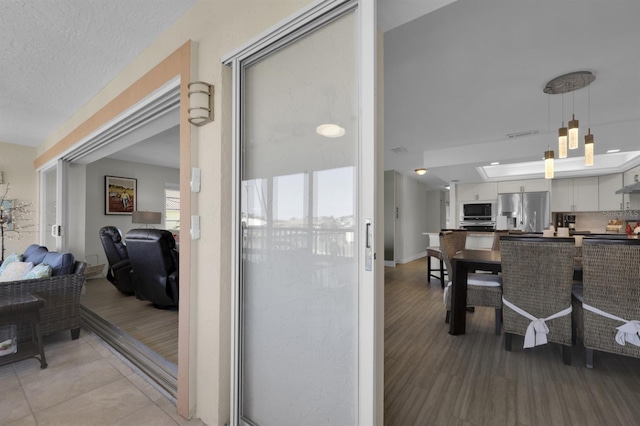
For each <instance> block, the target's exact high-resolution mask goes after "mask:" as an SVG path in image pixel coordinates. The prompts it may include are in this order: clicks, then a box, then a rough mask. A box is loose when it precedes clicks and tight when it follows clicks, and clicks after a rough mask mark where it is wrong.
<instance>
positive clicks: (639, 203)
mask: <svg viewBox="0 0 640 426" xmlns="http://www.w3.org/2000/svg"><path fill="white" fill-rule="evenodd" d="M636 176H638V177H639V178H640V166H636V167H634V168H633V169H630V170H627V171H626V172H624V173H623V175H622V184H623V185H622V186H627V185H631V184H633V183H635V182H637V180H636ZM618 189H619V188H618ZM622 201H623V208H624V209H633V210H638V209H640V194H624V196H623V197H622Z"/></svg>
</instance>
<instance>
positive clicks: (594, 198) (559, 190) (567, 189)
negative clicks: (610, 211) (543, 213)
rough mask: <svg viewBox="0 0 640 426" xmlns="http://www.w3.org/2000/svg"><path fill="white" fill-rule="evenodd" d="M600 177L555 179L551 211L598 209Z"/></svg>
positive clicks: (552, 185)
mask: <svg viewBox="0 0 640 426" xmlns="http://www.w3.org/2000/svg"><path fill="white" fill-rule="evenodd" d="M598 209H599V206H598V177H597V176H594V177H584V178H574V179H554V180H553V182H552V183H551V211H554V212H592V211H593V212H595V211H598Z"/></svg>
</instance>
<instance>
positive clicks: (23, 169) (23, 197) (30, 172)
mask: <svg viewBox="0 0 640 426" xmlns="http://www.w3.org/2000/svg"><path fill="white" fill-rule="evenodd" d="M35 158H36V148H34V147H30V146H22V145H14V144H10V143H4V142H0V172H2V173H3V176H4V184H2V185H0V195H2V194H4V192H5V190H6V188H7V183H8V184H10V185H9V186H10V189H9V192H8V193H7V196H6V198H7V199H10V200H15V201H14V203H15V204H17V203H21V202H24V203H32V204H33V206H31V207H29V210H32V213H30V214H28V215H27V214H25V215H24V219H26V220H23V221H21V222H20V223H19V225H21V226H26V225H30V224H32V226H29V227H26V228H23V230H21V231H20V232H19V234H18V233H16V232H7V233H6V234H5V240H4V244H5V255H6V256H8V255H10V254H11V253H14V252H15V253H22V252H24V250H25V249H26V248H27V247H29V245H31V244H37V243H38V235H39V228H38V204H39V203H38V201H39V200H38V173H37V172H36V171H35V170H34V168H33V161H34V160H35ZM9 238H11V239H9ZM18 238H19V239H18ZM6 256H5V257H6Z"/></svg>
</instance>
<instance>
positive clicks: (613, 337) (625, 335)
mask: <svg viewBox="0 0 640 426" xmlns="http://www.w3.org/2000/svg"><path fill="white" fill-rule="evenodd" d="M582 262H583V275H582V276H583V299H582V300H581V302H582V306H581V307H582V308H583V310H582V315H581V316H582V318H583V323H582V324H580V325H579V326H578V328H579V329H581V331H582V335H583V336H582V338H583V342H584V346H585V348H586V349H587V367H589V368H593V350H594V349H595V350H598V351H603V352H609V353H613V354H620V355H626V356H631V357H635V358H640V336H638V332H639V331H640V240H637V239H594V238H585V239H584V241H583V246H582Z"/></svg>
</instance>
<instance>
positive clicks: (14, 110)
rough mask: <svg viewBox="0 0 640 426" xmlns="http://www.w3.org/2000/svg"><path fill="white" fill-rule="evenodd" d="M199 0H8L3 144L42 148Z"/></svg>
mask: <svg viewBox="0 0 640 426" xmlns="http://www.w3.org/2000/svg"><path fill="white" fill-rule="evenodd" d="M194 3H195V0H108V1H107V0H104V1H97V0H20V1H11V0H1V1H0V58H2V59H1V60H0V77H1V78H0V141H2V142H9V143H14V144H21V145H31V146H37V145H40V144H41V143H42V142H43V141H44V140H45V138H46V137H47V136H48V135H49V134H50V133H51V132H52V131H53V130H55V129H56V128H57V127H58V126H59V125H60V124H61V123H63V122H64V121H65V120H66V119H68V118H69V117H70V116H71V115H72V114H74V113H75V112H76V111H77V110H78V109H80V107H81V106H82V105H84V104H85V103H86V102H88V101H89V100H90V99H91V98H92V97H93V96H94V95H95V94H96V93H97V92H98V91H99V90H100V89H101V88H102V87H104V86H105V85H106V84H107V83H108V82H109V81H111V80H112V79H113V78H114V77H115V76H116V75H117V74H118V73H119V72H120V71H121V70H122V69H123V68H124V67H125V66H126V65H128V64H129V63H130V62H131V61H133V59H134V58H135V57H136V56H138V55H139V54H140V53H141V52H142V51H143V50H144V49H145V48H146V47H148V46H149V45H150V44H151V42H153V41H154V40H155V39H156V38H157V37H158V36H159V35H160V34H161V33H162V32H164V31H165V30H166V29H167V28H169V27H170V26H171V24H172V23H173V22H174V21H176V20H177V19H178V18H179V17H180V16H182V15H183V14H184V13H185V12H186V11H187V10H188V9H189V8H190V7H191V6H192V5H193V4H194Z"/></svg>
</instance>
